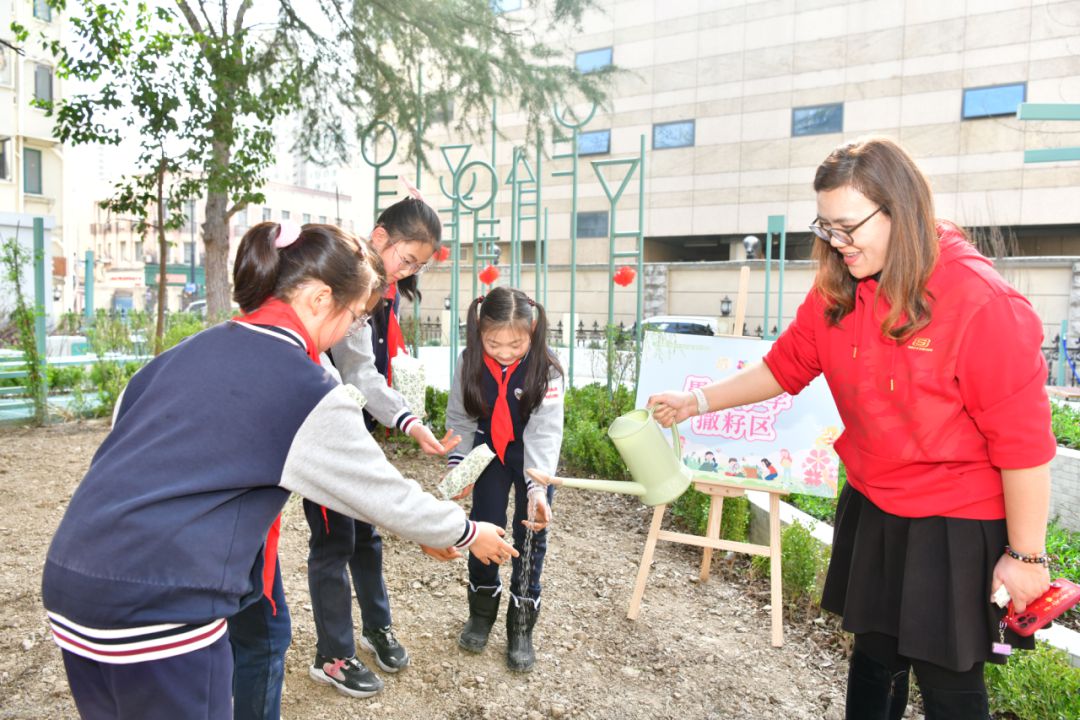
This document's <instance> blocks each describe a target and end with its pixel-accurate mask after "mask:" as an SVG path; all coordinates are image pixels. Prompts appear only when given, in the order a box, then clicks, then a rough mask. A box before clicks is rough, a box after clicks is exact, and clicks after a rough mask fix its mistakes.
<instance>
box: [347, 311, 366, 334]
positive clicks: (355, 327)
mask: <svg viewBox="0 0 1080 720" xmlns="http://www.w3.org/2000/svg"><path fill="white" fill-rule="evenodd" d="M345 309H346V310H348V311H349V314H350V315H352V318H353V319H352V322H351V323H349V329H348V330H346V331H345V337H352V336H353V335H355V334H356V333H358V332H360V331H361V330H363V329H364V326H365V325H367V321H368V318H370V317H371V315H370V314H368V313H360V314H359V315H357V314H356V313H354V312H353V311H352V308H350V307H348V306H346V307H345Z"/></svg>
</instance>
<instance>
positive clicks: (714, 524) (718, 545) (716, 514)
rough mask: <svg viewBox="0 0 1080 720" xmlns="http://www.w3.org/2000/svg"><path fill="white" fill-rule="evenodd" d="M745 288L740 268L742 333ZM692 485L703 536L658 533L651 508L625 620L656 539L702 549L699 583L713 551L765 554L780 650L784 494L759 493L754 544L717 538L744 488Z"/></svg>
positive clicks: (746, 278) (636, 601) (738, 322)
mask: <svg viewBox="0 0 1080 720" xmlns="http://www.w3.org/2000/svg"><path fill="white" fill-rule="evenodd" d="M749 287H750V268H748V267H744V268H743V269H742V272H741V273H740V275H739V294H738V299H737V300H736V303H735V328H736V330H739V331H741V330H742V326H743V323H744V322H745V320H746V299H747V295H748V293H749ZM693 482H694V489H696V490H698V491H700V492H703V493H705V494H706V495H708V496H709V521H708V525H707V527H706V530H705V535H704V536H701V535H690V534H687V533H678V532H672V531H670V530H661V529H660V524H661V523H662V522H663V519H664V511H665V510H667V505H657V506H656V507H655V508H654V509H653V516H652V523H651V524H650V525H649V534H648V536H647V538H646V540H645V550H644V552H642V554H641V565H640V566H639V567H638V573H637V580H636V581H635V582H634V594H633V596H632V597H631V598H630V609H629V610H628V611H627V613H626V617H627V618H629V619H631V620H636V619H637V616H638V611H639V610H641V598H642V596H643V595H644V594H645V583H646V581H648V579H649V566H650V565H652V559H653V552H654V551H655V550H656V543H657V541H658V540H667V541H668V542H675V543H681V544H683V545H696V546H698V547H700V548H703V550H702V553H701V574H700V578H701V580H702V582H704V581H706V580H708V579H709V571H710V569H711V566H712V554H713V550H730V551H733V552H741V553H748V554H750V555H768V556H769V577H770V586H771V588H770V590H771V600H772V644H773V647H780V646H781V645H783V644H784V613H783V593H782V585H781V577H780V496H781V495H787V494H788V491H787V490H779V489H777V490H772V489H766V490H763V492H768V493H769V544H768V545H755V544H752V543H744V542H736V541H734V540H722V539H721V538H720V518H721V516H722V514H723V511H724V498H729V497H730V498H735V497H742V496H744V495H745V494H746V488H745V487H743V486H741V485H737V484H735V483H725V482H723V481H722V480H717V481H712V480H694V481H693Z"/></svg>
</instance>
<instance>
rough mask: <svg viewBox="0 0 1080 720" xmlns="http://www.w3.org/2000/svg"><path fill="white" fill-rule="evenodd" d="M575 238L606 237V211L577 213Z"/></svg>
mask: <svg viewBox="0 0 1080 720" xmlns="http://www.w3.org/2000/svg"><path fill="white" fill-rule="evenodd" d="M577 236H578V237H579V238H583V237H607V236H608V214H607V211H606V210H598V211H596V212H579V213H578V214H577Z"/></svg>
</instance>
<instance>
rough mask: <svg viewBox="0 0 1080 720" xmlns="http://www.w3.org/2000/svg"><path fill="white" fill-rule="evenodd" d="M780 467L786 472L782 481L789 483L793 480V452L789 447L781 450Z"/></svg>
mask: <svg viewBox="0 0 1080 720" xmlns="http://www.w3.org/2000/svg"><path fill="white" fill-rule="evenodd" d="M780 468H781V470H782V472H783V473H784V476H783V478H782V481H783V482H784V483H785V484H787V483H790V482H791V452H789V451H788V449H787V448H782V449H781V450H780Z"/></svg>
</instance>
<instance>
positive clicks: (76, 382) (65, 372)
mask: <svg viewBox="0 0 1080 720" xmlns="http://www.w3.org/2000/svg"><path fill="white" fill-rule="evenodd" d="M46 373H47V376H48V378H49V390H50V391H54V392H71V391H72V390H76V389H81V388H82V386H83V384H84V383H85V382H86V370H85V369H84V368H83V366H82V365H72V366H70V367H55V366H52V365H50V366H49V367H48V368H46Z"/></svg>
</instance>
